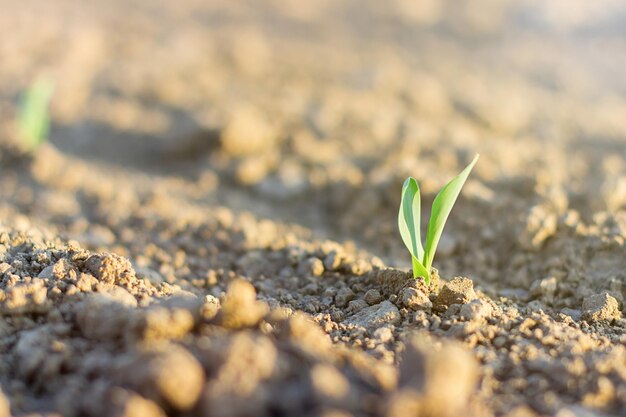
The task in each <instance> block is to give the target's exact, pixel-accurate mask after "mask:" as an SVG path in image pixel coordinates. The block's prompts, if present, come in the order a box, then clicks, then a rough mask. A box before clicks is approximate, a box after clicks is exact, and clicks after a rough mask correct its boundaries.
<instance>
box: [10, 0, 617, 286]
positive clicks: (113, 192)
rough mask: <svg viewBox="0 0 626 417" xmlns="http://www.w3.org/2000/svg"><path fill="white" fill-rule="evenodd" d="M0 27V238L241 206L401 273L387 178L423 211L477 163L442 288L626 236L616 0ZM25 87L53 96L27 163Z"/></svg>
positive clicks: (164, 16)
mask: <svg viewBox="0 0 626 417" xmlns="http://www.w3.org/2000/svg"><path fill="white" fill-rule="evenodd" d="M0 10H2V13H0V28H1V36H0V57H1V59H0V151H1V152H2V154H3V155H2V156H1V157H0V161H1V162H0V163H1V164H2V168H0V169H1V170H2V171H1V172H2V178H1V179H0V186H2V190H3V192H2V196H0V210H1V211H0V213H1V214H2V218H3V221H5V222H9V221H10V222H13V223H19V222H20V221H26V220H27V221H28V223H29V224H41V225H44V226H45V227H48V228H52V229H53V230H56V231H58V232H59V233H62V234H63V235H64V236H68V237H71V238H77V239H79V240H80V241H81V243H83V244H86V245H87V246H94V247H105V248H115V246H116V245H117V244H118V243H119V242H120V239H121V238H122V237H121V236H120V233H119V231H118V230H116V228H115V222H116V216H124V215H128V214H125V213H124V207H126V208H127V210H128V212H133V211H134V210H139V208H140V207H141V205H142V204H143V203H142V202H144V203H145V201H146V200H151V201H154V200H155V199H162V201H167V202H169V203H168V204H170V205H171V215H172V216H175V214H176V212H177V210H180V207H182V206H185V205H196V206H198V207H202V208H203V209H206V210H211V208H212V207H228V208H230V209H232V210H233V211H235V212H241V211H249V212H252V213H253V214H254V215H255V216H257V217H259V218H267V219H271V220H273V221H277V222H286V223H293V224H297V225H300V226H303V227H304V228H305V229H310V230H312V232H313V234H314V235H315V236H318V237H321V238H330V239H337V240H340V241H345V240H354V241H355V242H357V244H358V245H360V246H361V247H363V248H366V249H368V250H370V251H371V252H372V253H374V254H376V255H377V256H380V257H381V258H383V259H384V260H385V261H386V262H389V263H392V264H394V265H401V266H402V265H405V266H406V265H408V260H409V259H406V254H405V252H404V249H403V248H402V246H401V242H400V239H399V237H398V234H397V231H396V214H397V205H398V203H399V201H398V199H399V192H400V186H401V184H402V181H403V180H404V178H406V177H407V176H409V175H412V176H414V177H416V178H418V180H419V181H420V184H421V187H422V190H423V192H424V193H425V194H426V196H425V198H424V199H423V202H424V203H425V204H426V205H429V204H430V202H431V201H432V199H433V198H434V195H435V193H436V192H437V190H438V189H439V188H440V187H441V186H442V185H443V184H444V183H445V182H446V181H447V180H449V179H450V178H451V177H452V176H453V175H455V174H456V173H458V172H459V171H460V169H461V168H462V167H463V166H464V165H466V164H467V162H469V161H470V160H471V158H472V157H473V155H474V154H475V153H481V155H482V158H481V161H480V163H479V164H478V166H477V167H476V169H475V171H474V174H473V177H472V180H471V181H470V182H469V183H468V185H467V187H466V190H465V191H464V194H463V196H462V197H461V199H460V201H459V204H458V206H457V208H456V209H455V211H454V212H453V215H452V218H451V220H450V224H449V226H448V230H449V232H447V233H446V234H445V235H444V236H445V240H444V241H443V242H442V244H441V249H440V254H441V255H438V256H440V267H441V268H442V269H443V270H444V271H445V272H446V273H449V274H453V273H460V272H461V271H462V272H465V273H472V272H474V273H477V274H478V273H480V274H481V277H482V278H481V279H483V280H487V281H489V280H496V279H498V277H499V276H501V274H502V273H506V271H510V270H511V268H513V269H514V270H515V271H516V272H515V273H516V274H521V273H520V272H519V271H518V269H516V268H517V267H515V265H518V266H519V263H520V262H522V263H523V259H522V260H520V259H517V260H515V259H513V260H512V258H515V257H514V256H512V253H513V251H515V252H516V253H519V252H520V251H521V252H522V253H533V251H537V250H538V249H544V253H547V255H545V256H546V259H547V258H548V257H550V256H554V255H555V254H560V253H562V249H563V247H562V246H557V247H555V248H554V250H553V251H552V252H550V248H548V249H545V247H544V246H543V245H544V244H545V243H546V241H547V240H548V239H549V238H550V237H552V236H554V235H556V234H558V233H559V232H558V231H559V230H562V228H563V227H565V228H566V229H567V230H570V231H572V230H573V231H574V232H571V233H574V234H578V235H579V236H583V235H584V233H583V232H581V231H580V230H578V231H577V232H576V230H577V229H576V228H577V227H578V225H583V226H584V225H591V224H594V225H596V226H597V227H600V228H601V227H608V228H609V229H611V228H613V229H611V230H617V232H616V233H617V234H618V235H619V234H621V233H622V231H623V230H626V221H624V209H625V207H626V161H625V155H626V77H624V68H626V4H625V3H624V2H623V1H619V0H603V1H597V2H588V1H583V0H558V1H557V0H553V1H550V2H545V1H539V0H515V1H513V0H480V1H477V0H472V1H469V0H466V1H452V0H420V1H412V0H393V1H392V0H390V1H386V2H379V1H363V0H358V1H357V0H332V1H331V0H317V1H314V2H309V1H301V0H280V1H278V0H263V1H258V0H254V1H252V0H241V1H226V0H223V1H222V0H211V1H197V0H186V1H176V2H172V1H161V0H159V1H157V0H133V1H119V0H114V1H65V0H54V1H51V0H45V1H43V0H42V1H38V0H32V1H26V2H25V1H21V2H18V1H6V0H0ZM38 77H46V78H48V79H50V80H53V82H54V85H55V90H54V94H53V97H52V101H51V107H50V112H51V118H52V128H51V132H50V135H49V143H48V144H46V145H45V146H43V147H42V148H41V149H38V150H35V151H34V154H33V155H31V156H29V157H27V158H26V159H27V160H26V161H25V160H24V155H23V154H22V153H20V152H19V151H15V149H16V146H17V148H19V139H16V137H17V135H16V134H15V132H16V126H15V124H16V122H15V121H16V119H17V115H18V112H19V106H18V103H19V97H20V95H21V94H22V93H23V91H24V90H25V89H27V88H28V87H29V85H31V84H32V83H33V81H34V80H36V79H37V78H38ZM16 143H18V145H16ZM29 158H30V159H29ZM109 201H110V204H109V203H107V202H109ZM163 204H165V203H163ZM168 207H169V206H168ZM166 211H167V210H165V209H163V210H162V211H161V212H160V214H159V215H161V216H164V214H163V213H165V212H166ZM425 211H426V214H427V213H428V210H427V209H426V210H425ZM20 219H21V220H20ZM607 219H609V220H610V221H609V220H607ZM607 222H609V223H610V224H609V223H607ZM607 224H609V225H608V226H607ZM581 227H582V226H581ZM615 227H617V229H615ZM568 228H569V229H568ZM620 228H623V229H620ZM607 230H608V229H607ZM568 233H569V232H568ZM571 233H570V234H569V235H568V236H570V235H571ZM579 239H583V237H579ZM622 243H623V242H622ZM476 247H480V248H481V252H480V253H479V254H478V253H477V251H476V249H475V248H476ZM524 251H527V252H524ZM453 254H454V255H455V256H454V257H453V256H452V255H453ZM611 259H613V258H611ZM515 262H517V264H515ZM616 262H621V260H619V259H616ZM609 263H610V265H609V266H608V267H607V268H609V269H610V270H613V269H614V268H616V267H617V266H616V265H617V264H615V263H611V262H609ZM511 264H515V265H513V266H511ZM534 267H535V268H539V269H541V268H543V269H549V268H550V267H551V266H550V265H549V264H548V263H545V262H544V263H541V262H538V263H537V264H536V266H534ZM531 268H532V267H531ZM522 275H523V274H522ZM524 276H525V275H524ZM524 279H525V278H524V277H523V276H522V277H521V278H520V279H519V280H518V281H519V282H524ZM510 282H511V283H515V282H516V280H515V278H514V277H510Z"/></svg>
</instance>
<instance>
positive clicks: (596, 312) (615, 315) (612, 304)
mask: <svg viewBox="0 0 626 417" xmlns="http://www.w3.org/2000/svg"><path fill="white" fill-rule="evenodd" d="M582 312H583V313H582V319H583V320H586V321H589V322H609V323H610V322H612V321H613V320H617V319H619V318H620V317H621V312H620V310H619V303H618V302H617V300H616V299H615V298H614V297H612V296H611V295H609V293H607V292H603V293H601V294H595V295H592V296H589V297H585V299H584V300H583V308H582Z"/></svg>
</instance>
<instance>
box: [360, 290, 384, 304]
mask: <svg viewBox="0 0 626 417" xmlns="http://www.w3.org/2000/svg"><path fill="white" fill-rule="evenodd" d="M363 298H364V299H365V302H366V303H367V304H369V305H374V304H378V303H380V302H381V301H382V300H383V297H382V295H380V291H378V290H377V289H371V290H369V291H367V292H366V293H365V296H364V297H363Z"/></svg>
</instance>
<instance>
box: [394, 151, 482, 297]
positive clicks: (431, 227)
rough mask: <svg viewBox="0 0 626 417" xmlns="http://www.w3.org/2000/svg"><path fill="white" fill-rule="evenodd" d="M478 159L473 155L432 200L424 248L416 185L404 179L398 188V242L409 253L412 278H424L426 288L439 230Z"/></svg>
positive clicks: (413, 181) (411, 179) (441, 231)
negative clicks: (411, 264)
mask: <svg viewBox="0 0 626 417" xmlns="http://www.w3.org/2000/svg"><path fill="white" fill-rule="evenodd" d="M478 157H479V155H476V156H475V157H474V160H473V161H472V162H471V163H470V164H469V165H468V166H467V167H466V168H465V169H464V170H463V171H462V172H461V173H460V174H459V175H457V176H456V177H454V178H453V179H452V180H451V181H450V182H449V183H447V184H446V185H445V186H444V187H443V188H442V189H441V190H440V191H439V193H438V194H437V196H436V197H435V201H433V205H432V210H431V215H430V220H429V222H428V230H427V232H426V245H425V246H423V245H422V240H421V233H420V227H421V225H420V210H421V201H420V189H419V186H418V185H417V181H416V180H415V179H414V178H413V177H409V178H407V179H406V181H404V185H403V186H402V201H401V203H400V211H399V213H398V227H399V228H400V235H401V236H402V241H403V242H404V244H405V246H406V247H407V249H408V250H409V252H410V253H411V258H412V261H413V276H414V277H415V278H416V279H417V278H419V277H422V278H424V281H425V283H426V285H427V286H428V285H430V275H431V271H432V264H433V259H434V258H435V252H436V251H437V245H438V244H439V239H440V238H441V234H442V233H443V228H444V226H445V224H446V221H447V220H448V216H449V215H450V212H451V211H452V207H453V206H454V203H455V202H456V199H457V197H458V196H459V194H460V193H461V189H462V188H463V185H464V184H465V181H466V180H467V177H468V176H469V174H470V172H471V171H472V168H474V165H476V162H477V161H478Z"/></svg>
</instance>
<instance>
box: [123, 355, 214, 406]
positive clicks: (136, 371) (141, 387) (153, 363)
mask: <svg viewBox="0 0 626 417" xmlns="http://www.w3.org/2000/svg"><path fill="white" fill-rule="evenodd" d="M121 377H122V378H123V379H124V381H125V382H127V383H130V385H131V386H132V387H134V389H136V390H137V392H139V393H141V394H142V395H145V396H146V397H147V398H150V399H152V400H154V401H157V402H161V403H165V404H166V405H168V406H170V407H172V408H174V409H176V410H181V411H184V410H189V409H190V408H191V407H193V406H194V405H195V404H196V401H197V400H198V398H199V397H200V393H201V392H202V388H203V386H204V370H203V369H202V366H201V365H200V363H199V362H198V361H197V360H196V358H195V357H194V356H193V355H192V354H191V353H189V352H188V351H187V350H186V349H185V348H183V347H181V346H178V345H169V344H167V345H163V346H159V347H158V348H157V349H156V350H154V351H147V352H144V353H142V354H140V355H138V356H137V357H136V358H134V361H133V362H131V364H130V365H128V366H126V367H125V369H124V370H123V371H121Z"/></svg>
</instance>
